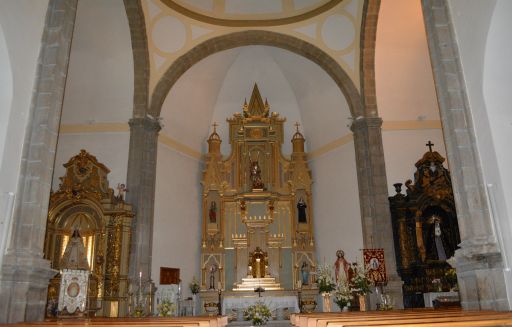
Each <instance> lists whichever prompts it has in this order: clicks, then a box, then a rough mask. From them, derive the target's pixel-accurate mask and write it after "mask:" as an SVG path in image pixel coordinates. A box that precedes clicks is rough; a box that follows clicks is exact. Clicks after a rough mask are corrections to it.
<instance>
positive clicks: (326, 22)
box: [142, 0, 364, 91]
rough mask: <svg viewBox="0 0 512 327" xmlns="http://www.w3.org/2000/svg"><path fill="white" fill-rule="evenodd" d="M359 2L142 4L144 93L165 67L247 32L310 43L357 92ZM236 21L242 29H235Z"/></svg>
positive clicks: (165, 0)
mask: <svg viewBox="0 0 512 327" xmlns="http://www.w3.org/2000/svg"><path fill="white" fill-rule="evenodd" d="M363 3H364V1H362V0H146V1H144V2H142V5H143V9H144V12H145V18H146V31H147V33H148V34H147V35H148V49H149V56H150V68H151V73H150V86H149V89H150V91H153V90H154V87H155V86H156V84H157V83H158V81H159V79H160V78H161V77H162V75H163V74H164V72H165V71H166V70H167V69H168V68H169V67H170V66H171V64H172V63H173V62H174V61H175V60H176V59H177V58H179V57H180V56H182V55H184V54H186V53H187V51H189V50H190V49H192V48H194V47H195V46H197V45H198V44H200V43H202V42H205V41H206V40H208V39H211V38H214V37H218V36H221V35H226V34H229V33H233V32H238V31H244V30H248V29H253V28H254V29H258V30H259V29H261V30H270V31H273V32H277V33H281V34H286V35H290V36H293V37H296V38H299V39H301V40H304V41H306V42H308V43H311V44H312V45H314V46H316V47H318V48H319V49H321V50H322V51H324V52H325V53H326V54H328V55H329V56H330V57H331V58H333V59H334V60H336V61H337V62H338V63H339V64H340V66H341V67H342V68H343V69H344V70H345V71H346V72H347V74H348V75H349V76H350V78H351V79H352V80H353V82H354V84H355V85H356V87H357V86H358V85H359V74H358V72H359V71H358V67H359V56H358V53H359V35H360V26H361V15H362V7H363ZM219 20H221V21H222V22H221V21H219ZM237 21H240V22H241V21H243V22H244V23H242V24H248V25H247V26H245V25H237V24H235V23H236V22H237ZM220 23H222V24H220ZM224 23H226V24H224ZM273 24H283V25H273Z"/></svg>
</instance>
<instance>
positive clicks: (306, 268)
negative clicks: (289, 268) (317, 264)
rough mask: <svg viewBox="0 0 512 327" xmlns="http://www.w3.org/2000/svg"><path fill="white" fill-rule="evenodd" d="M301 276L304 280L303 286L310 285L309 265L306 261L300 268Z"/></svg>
mask: <svg viewBox="0 0 512 327" xmlns="http://www.w3.org/2000/svg"><path fill="white" fill-rule="evenodd" d="M300 275H301V279H302V285H308V283H309V265H308V263H307V262H306V261H304V262H303V263H302V266H301V267H300Z"/></svg>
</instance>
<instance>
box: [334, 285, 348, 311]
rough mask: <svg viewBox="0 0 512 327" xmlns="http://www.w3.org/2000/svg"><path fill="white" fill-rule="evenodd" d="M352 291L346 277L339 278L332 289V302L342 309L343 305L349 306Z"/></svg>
mask: <svg viewBox="0 0 512 327" xmlns="http://www.w3.org/2000/svg"><path fill="white" fill-rule="evenodd" d="M352 299H353V296H352V291H351V290H350V286H349V284H348V281H347V280H346V279H340V280H339V281H338V284H337V285H336V288H335V289H334V302H335V303H336V304H337V305H338V306H339V307H340V310H343V308H344V307H349V306H350V301H352Z"/></svg>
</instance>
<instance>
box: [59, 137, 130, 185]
mask: <svg viewBox="0 0 512 327" xmlns="http://www.w3.org/2000/svg"><path fill="white" fill-rule="evenodd" d="M129 144H130V133H128V132H120V133H70V134H63V133H61V134H60V135H59V144H58V146H57V153H56V155H55V170H54V173H53V181H52V189H53V190H54V191H55V190H58V189H59V183H60V179H59V178H60V177H62V176H64V174H65V173H66V169H65V168H64V166H63V165H64V164H65V163H66V162H68V160H69V159H71V157H73V156H75V155H77V154H78V153H79V152H80V149H85V150H87V151H88V152H89V153H90V154H92V155H93V156H95V157H96V159H98V161H99V162H101V163H102V164H104V165H105V166H107V168H108V169H110V173H109V174H108V181H109V185H110V187H111V188H113V189H114V190H116V186H117V184H118V183H123V184H126V172H127V169H128V162H127V161H128V160H127V158H128V149H129ZM116 193H117V191H116Z"/></svg>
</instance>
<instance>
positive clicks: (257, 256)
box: [200, 85, 318, 312]
mask: <svg viewBox="0 0 512 327" xmlns="http://www.w3.org/2000/svg"><path fill="white" fill-rule="evenodd" d="M285 121H286V119H285V118H283V117H280V115H279V114H278V113H276V112H272V113H271V112H270V106H269V104H268V102H267V101H266V100H265V102H264V101H263V100H262V97H261V95H260V93H259V90H258V86H257V85H255V86H254V89H253V92H252V96H251V99H250V101H249V103H247V101H245V103H244V105H243V111H242V113H235V114H234V115H233V116H232V117H231V118H228V119H227V122H228V125H229V126H228V128H229V142H230V145H231V153H230V154H229V155H228V156H227V157H223V155H222V153H221V150H220V149H221V147H220V145H221V142H222V140H221V139H220V136H219V135H218V134H217V130H216V129H217V124H214V130H213V133H212V134H211V135H210V137H209V139H208V153H207V155H206V159H205V170H204V172H203V178H202V186H203V193H202V208H203V214H202V240H201V283H200V286H201V291H200V299H201V308H202V310H204V308H205V306H206V307H213V306H215V305H216V304H218V302H219V295H218V294H219V291H220V292H222V296H223V297H225V298H237V297H239V298H242V297H247V296H251V295H252V296H258V294H257V293H255V290H256V289H258V290H259V291H260V292H261V291H264V292H265V293H264V295H265V296H266V297H287V296H294V297H296V296H297V293H298V291H300V293H301V296H302V297H303V300H310V301H313V300H314V299H315V297H316V294H318V290H317V287H316V283H315V282H316V281H315V279H314V274H312V272H313V271H315V269H316V265H317V263H316V255H315V240H314V238H313V219H314V217H313V207H312V196H311V185H312V182H313V181H312V179H311V172H310V170H309V167H308V164H307V157H306V156H307V154H306V153H305V152H304V142H305V139H304V137H303V135H302V134H301V133H300V132H299V125H298V124H296V127H297V131H296V133H295V134H294V135H293V137H292V140H291V142H292V146H293V151H292V154H291V156H290V157H287V156H285V155H283V153H282V152H281V146H282V144H283V141H284V124H285ZM203 312H204V311H203Z"/></svg>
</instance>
